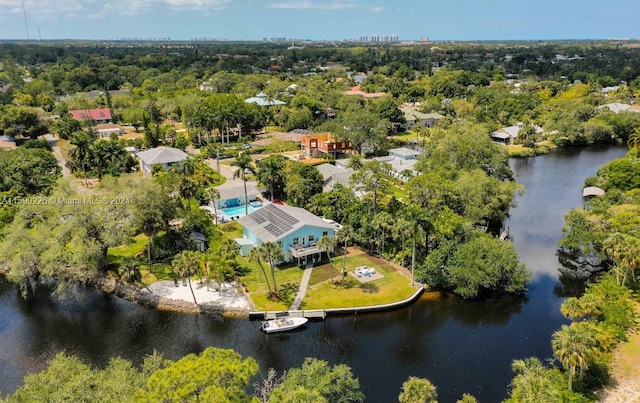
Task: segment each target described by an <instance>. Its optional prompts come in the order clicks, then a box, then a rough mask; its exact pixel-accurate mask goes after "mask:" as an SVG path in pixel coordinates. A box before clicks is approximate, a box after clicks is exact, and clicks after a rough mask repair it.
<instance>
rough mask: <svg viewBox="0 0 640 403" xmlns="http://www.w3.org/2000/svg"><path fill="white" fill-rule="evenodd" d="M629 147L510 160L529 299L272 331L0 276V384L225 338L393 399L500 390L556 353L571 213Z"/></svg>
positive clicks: (426, 302) (441, 303) (488, 396)
mask: <svg viewBox="0 0 640 403" xmlns="http://www.w3.org/2000/svg"><path fill="white" fill-rule="evenodd" d="M623 154H624V149H622V148H618V149H616V148H611V149H599V150H598V149H587V150H581V151H577V150H570V151H568V152H561V153H555V154H550V155H547V156H544V157H538V158H535V159H530V160H526V159H525V160H517V161H512V167H513V168H514V172H515V174H516V177H517V180H519V181H521V182H522V183H523V184H524V186H525V187H526V189H527V190H526V193H525V194H524V195H523V196H521V197H519V198H518V199H517V202H518V207H517V208H516V209H514V210H513V211H512V214H511V219H510V220H509V222H508V223H507V225H509V227H510V233H511V237H512V238H513V243H514V245H515V246H516V249H517V250H518V253H519V256H520V259H521V260H522V261H523V262H524V263H525V264H526V265H527V267H529V268H530V269H531V270H533V271H534V272H535V276H534V278H533V280H532V282H531V283H530V284H529V287H528V294H527V297H526V298H505V299H496V300H490V301H479V302H469V301H461V300H458V299H456V298H452V297H445V298H442V299H440V300H431V299H429V298H423V299H421V300H420V301H418V302H417V303H416V304H414V305H412V306H411V307H409V308H406V309H402V310H398V311H392V312H381V313H375V314H367V315H358V318H357V321H355V320H354V319H355V318H354V317H353V316H344V317H331V318H328V319H327V320H326V321H325V322H310V323H308V324H307V326H306V329H304V330H301V331H298V332H294V333H290V334H274V335H266V334H264V333H262V332H260V331H259V330H258V326H259V322H255V321H248V320H226V319H219V318H214V317H208V316H200V315H184V314H173V313H168V312H160V311H155V310H150V309H145V308H140V307H137V306H134V305H131V304H129V303H127V302H125V301H122V300H119V299H116V298H112V297H109V296H103V295H101V294H98V293H91V292H89V293H82V294H80V295H82V298H81V299H80V300H77V301H72V302H65V303H60V302H58V301H56V300H55V299H51V298H47V297H45V296H42V295H40V296H39V297H38V298H37V299H35V300H33V301H29V302H25V301H23V300H22V299H20V298H19V296H18V292H17V289H16V288H15V287H13V286H11V285H9V284H8V283H7V282H6V280H4V279H0V340H2V343H0V390H2V391H3V392H4V393H8V392H12V391H13V390H15V388H16V387H17V386H18V385H20V384H21V382H22V377H23V376H24V374H25V373H27V372H32V371H38V370H41V369H43V368H44V367H45V366H46V362H47V360H49V359H51V358H52V357H53V356H54V355H55V354H56V353H57V352H59V351H61V350H66V351H67V352H68V353H70V354H75V355H77V356H79V357H80V358H81V359H83V360H85V361H86V362H88V363H90V364H92V365H98V366H104V365H106V364H107V363H108V360H109V358H110V357H113V356H122V357H123V358H126V359H129V360H132V361H133V362H134V363H136V364H139V363H140V362H141V361H142V358H143V357H144V355H145V354H149V353H151V352H152V351H153V350H154V349H156V350H158V351H160V352H162V353H164V354H165V356H166V357H167V358H169V359H178V358H180V357H181V356H183V355H185V354H188V353H197V352H200V351H202V350H203V349H204V348H206V347H208V346H217V347H223V348H233V349H235V350H236V351H238V352H239V353H240V354H242V355H243V356H252V357H254V358H255V359H256V360H257V361H258V364H259V365H260V368H261V370H262V371H263V373H264V372H266V371H267V369H268V368H270V367H273V368H275V369H277V370H278V371H280V372H281V371H283V370H284V369H287V368H291V367H295V366H300V365H301V364H302V362H303V360H304V358H305V357H317V358H319V359H323V360H327V361H329V362H330V363H332V364H339V363H345V364H347V365H349V366H351V367H352V368H353V372H354V374H355V376H356V377H358V378H359V379H360V382H361V386H362V390H363V392H364V393H365V395H366V396H367V397H368V398H369V399H368V401H372V402H391V401H396V400H397V396H398V393H399V392H400V387H401V385H402V382H404V381H405V380H406V379H407V378H408V377H409V376H419V377H426V378H428V379H430V380H431V381H432V382H433V383H434V384H435V385H437V386H438V394H439V401H440V402H442V403H447V402H455V401H456V400H457V399H459V398H460V397H461V395H462V393H464V392H468V393H472V394H474V395H475V396H476V397H477V398H478V400H479V401H482V402H494V401H500V400H501V399H503V398H504V397H505V396H506V393H507V390H508V385H509V382H510V380H511V378H512V376H513V374H512V373H511V362H512V360H514V359H520V358H527V357H530V356H536V357H538V358H540V359H541V360H544V359H545V358H546V357H550V356H551V355H552V351H551V343H550V337H551V334H552V333H553V332H554V331H556V330H557V329H558V328H559V327H560V326H561V325H562V324H564V323H567V320H566V319H565V318H564V317H563V316H562V314H561V313H560V311H559V307H560V304H561V303H562V298H564V297H566V296H568V295H575V293H576V292H578V291H580V289H579V288H578V286H577V285H575V284H572V283H569V282H564V281H563V282H562V283H560V284H559V283H558V279H557V269H558V267H559V263H558V259H557V257H556V255H555V252H556V242H557V240H558V239H559V238H560V236H561V235H562V225H563V217H564V214H565V213H566V212H567V211H568V210H569V209H570V208H572V207H575V206H578V205H580V204H581V202H582V201H581V187H582V183H583V181H584V178H586V177H587V176H590V175H593V174H594V173H595V171H596V170H597V168H598V167H599V166H600V165H602V163H604V162H605V161H608V160H610V159H613V158H617V157H619V156H621V155H623Z"/></svg>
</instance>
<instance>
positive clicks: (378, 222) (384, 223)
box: [373, 211, 393, 255]
mask: <svg viewBox="0 0 640 403" xmlns="http://www.w3.org/2000/svg"><path fill="white" fill-rule="evenodd" d="M392 222H393V217H391V214H389V213H387V212H386V211H383V212H381V213H380V214H378V215H377V216H375V217H374V219H373V226H374V227H375V228H377V229H379V230H380V231H381V232H382V234H381V236H380V252H379V254H380V255H382V254H383V253H384V241H385V239H386V235H387V234H386V231H387V230H388V229H390V228H391V223H392Z"/></svg>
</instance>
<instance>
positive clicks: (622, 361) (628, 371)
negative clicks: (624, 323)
mask: <svg viewBox="0 0 640 403" xmlns="http://www.w3.org/2000/svg"><path fill="white" fill-rule="evenodd" d="M636 314H637V315H639V316H640V302H637V303H636ZM628 336H629V340H627V341H626V342H624V343H621V344H620V345H619V346H618V347H617V348H616V351H615V353H614V357H615V358H614V365H613V375H614V377H615V378H616V379H624V378H628V377H634V376H640V331H638V330H634V331H630V332H628Z"/></svg>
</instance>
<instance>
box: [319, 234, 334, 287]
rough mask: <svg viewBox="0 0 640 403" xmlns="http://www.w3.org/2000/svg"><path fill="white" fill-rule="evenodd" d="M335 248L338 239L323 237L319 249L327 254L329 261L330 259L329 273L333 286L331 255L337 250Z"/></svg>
mask: <svg viewBox="0 0 640 403" xmlns="http://www.w3.org/2000/svg"><path fill="white" fill-rule="evenodd" d="M335 247H336V239H335V238H333V237H330V236H328V235H323V236H322V238H320V239H319V240H318V248H320V250H322V251H324V252H325V253H326V254H327V259H329V273H330V275H331V279H330V282H331V285H333V262H331V255H330V253H331V252H332V251H333V250H334V249H335Z"/></svg>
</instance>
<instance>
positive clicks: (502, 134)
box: [489, 123, 544, 144]
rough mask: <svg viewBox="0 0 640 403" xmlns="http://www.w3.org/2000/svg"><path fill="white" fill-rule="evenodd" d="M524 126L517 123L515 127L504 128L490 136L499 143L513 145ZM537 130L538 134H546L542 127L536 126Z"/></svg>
mask: <svg viewBox="0 0 640 403" xmlns="http://www.w3.org/2000/svg"><path fill="white" fill-rule="evenodd" d="M523 127H524V125H523V124H522V123H516V124H515V125H513V126H508V127H503V128H502V129H499V130H496V131H494V132H491V134H489V136H490V137H491V138H492V139H493V141H496V142H498V143H504V144H513V141H514V140H515V139H516V138H517V137H518V133H520V129H522V128H523ZM534 127H535V128H536V134H540V133H544V130H543V129H542V127H540V126H534Z"/></svg>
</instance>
